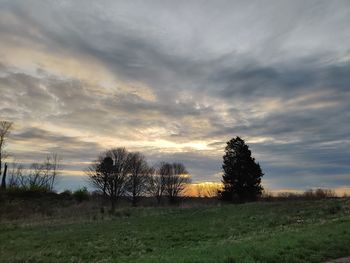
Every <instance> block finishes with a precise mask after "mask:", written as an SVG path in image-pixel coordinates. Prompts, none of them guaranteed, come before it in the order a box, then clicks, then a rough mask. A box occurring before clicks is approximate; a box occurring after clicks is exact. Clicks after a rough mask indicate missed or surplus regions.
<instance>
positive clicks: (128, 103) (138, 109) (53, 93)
mask: <svg viewBox="0 0 350 263" xmlns="http://www.w3.org/2000/svg"><path fill="white" fill-rule="evenodd" d="M0 36H1V37H0V95H1V103H0V119H6V120H10V121H13V122H14V130H13V132H12V135H11V138H10V140H9V144H8V148H7V149H8V151H10V152H11V153H12V154H13V156H14V157H15V158H16V159H17V161H19V162H23V163H30V162H33V161H37V160H40V159H43V158H44V156H45V155H46V154H47V153H49V152H57V153H59V154H60V155H61V157H62V158H63V160H62V164H63V169H64V171H63V175H62V178H61V183H60V187H61V188H75V187H77V186H78V185H81V184H83V183H84V180H85V179H84V177H83V172H82V170H83V169H85V168H86V167H87V166H88V164H89V162H90V161H92V160H94V159H95V158H96V156H97V155H98V154H99V153H100V152H101V151H103V150H104V149H107V148H110V147H120V146H124V147H127V148H128V149H130V150H136V151H141V152H143V153H144V154H145V155H146V157H147V158H148V160H149V161H150V162H151V163H155V162H157V161H160V160H165V161H167V160H169V161H170V160H171V161H181V162H183V163H184V164H185V165H186V166H187V168H188V170H189V171H190V172H191V174H192V177H193V180H194V181H197V182H201V181H219V180H220V177H221V174H220V173H221V162H222V155H223V151H224V147H225V142H226V141H228V140H229V139H231V138H232V137H234V136H237V135H239V136H241V137H242V138H243V139H245V140H246V142H247V143H248V144H249V145H250V147H251V150H252V152H253V155H254V157H255V158H256V159H257V160H258V161H259V162H260V164H261V166H262V169H263V171H264V172H265V176H264V180H263V184H264V186H265V187H266V188H268V189H271V190H278V189H305V188H310V187H347V186H350V160H349V159H350V125H349V121H350V103H349V101H350V2H349V1H347V0H344V1H326V0H325V1H313V0H310V1H295V0H293V1H281V0H276V1H271V0H270V1H194V0H193V1H114V0H108V1H82V0H81V1H65V0H57V1H39V0H38V1H31V0H26V1H16V0H11V1H3V0H2V1H0Z"/></svg>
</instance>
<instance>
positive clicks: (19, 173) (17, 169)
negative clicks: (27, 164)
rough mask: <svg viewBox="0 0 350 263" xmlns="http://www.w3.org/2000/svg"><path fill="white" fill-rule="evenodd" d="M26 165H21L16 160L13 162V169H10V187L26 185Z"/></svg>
mask: <svg viewBox="0 0 350 263" xmlns="http://www.w3.org/2000/svg"><path fill="white" fill-rule="evenodd" d="M23 169H24V166H23V165H19V164H18V163H16V162H12V165H11V169H10V170H9V180H8V186H9V187H22V186H25V176H24V173H23Z"/></svg>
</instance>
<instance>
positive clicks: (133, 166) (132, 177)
mask: <svg viewBox="0 0 350 263" xmlns="http://www.w3.org/2000/svg"><path fill="white" fill-rule="evenodd" d="M128 161H129V172H130V173H129V177H128V184H127V194H128V195H130V196H131V198H132V205H133V206H136V205H137V203H138V201H139V197H140V196H141V195H143V194H145V193H146V192H147V181H148V179H149V176H150V174H151V172H152V169H151V168H150V167H149V166H148V164H147V161H146V158H145V156H144V155H142V154H141V153H139V152H136V153H129V160H128Z"/></svg>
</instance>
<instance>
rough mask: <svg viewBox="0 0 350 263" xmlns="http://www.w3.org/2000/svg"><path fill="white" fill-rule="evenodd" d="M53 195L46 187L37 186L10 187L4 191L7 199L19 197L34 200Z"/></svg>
mask: <svg viewBox="0 0 350 263" xmlns="http://www.w3.org/2000/svg"><path fill="white" fill-rule="evenodd" d="M51 193H53V192H52V191H50V190H49V189H47V188H46V187H39V186H30V187H28V186H12V187H9V188H7V189H6V194H7V196H9V197H21V198H32V197H34V198H36V197H42V196H46V195H48V194H51Z"/></svg>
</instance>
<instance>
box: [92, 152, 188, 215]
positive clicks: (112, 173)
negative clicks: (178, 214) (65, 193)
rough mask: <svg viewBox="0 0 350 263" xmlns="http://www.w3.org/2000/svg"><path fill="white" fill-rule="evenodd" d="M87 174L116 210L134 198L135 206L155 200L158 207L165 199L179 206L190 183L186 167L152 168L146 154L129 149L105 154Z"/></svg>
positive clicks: (175, 165) (179, 165)
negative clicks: (124, 199) (144, 198)
mask: <svg viewBox="0 0 350 263" xmlns="http://www.w3.org/2000/svg"><path fill="white" fill-rule="evenodd" d="M86 173H87V175H88V177H89V181H90V183H91V185H92V186H94V187H95V188H96V189H98V190H99V191H100V192H101V193H102V195H103V197H105V198H108V199H109V200H110V202H111V207H112V210H114V208H115V204H116V203H117V201H118V200H119V199H120V198H121V197H129V198H131V202H132V205H133V206H136V205H137V204H138V202H139V200H140V197H142V196H152V197H155V198H156V200H157V202H158V203H160V202H161V200H162V198H163V197H165V198H167V199H168V200H169V202H170V203H176V202H177V201H178V200H179V197H180V196H181V194H182V193H183V191H184V189H185V187H186V184H188V183H190V177H189V173H188V171H187V170H186V168H185V166H184V165H183V164H182V163H176V162H174V163H168V162H161V163H159V164H158V165H155V166H150V165H149V164H148V163H147V161H146V158H145V156H144V155H143V154H141V153H139V152H129V151H127V150H126V149H125V148H115V149H110V150H108V151H106V152H104V153H102V154H101V155H100V156H99V157H98V159H97V160H96V161H95V162H94V163H93V164H92V165H91V166H90V167H89V168H88V171H87V172H86Z"/></svg>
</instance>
